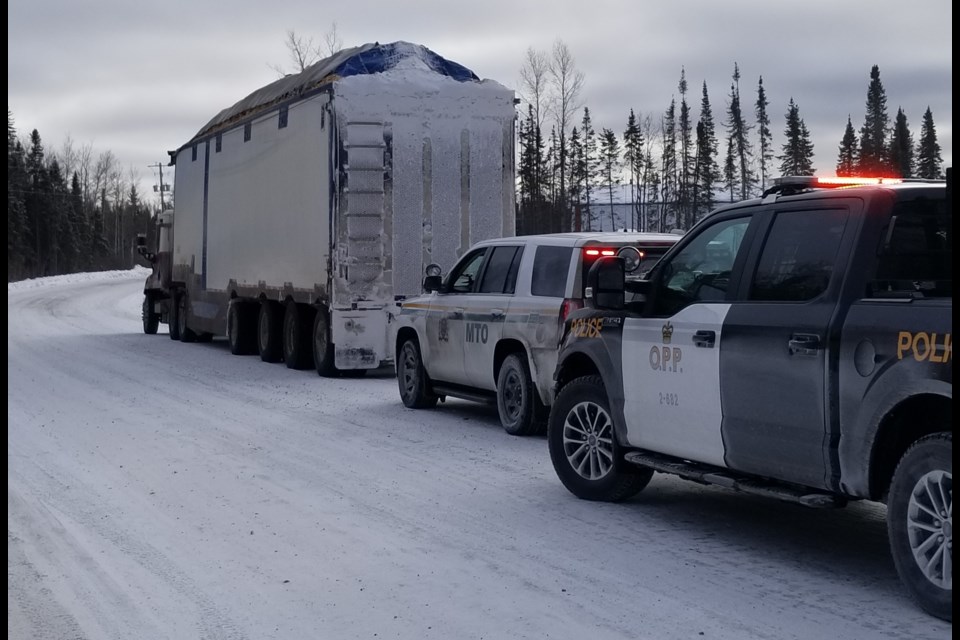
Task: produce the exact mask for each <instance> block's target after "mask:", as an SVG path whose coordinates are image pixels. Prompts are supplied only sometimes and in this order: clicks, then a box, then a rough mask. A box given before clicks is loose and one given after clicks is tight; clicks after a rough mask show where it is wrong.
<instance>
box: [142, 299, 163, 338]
mask: <svg viewBox="0 0 960 640" xmlns="http://www.w3.org/2000/svg"><path fill="white" fill-rule="evenodd" d="M153 305H154V295H153V292H150V291H148V292H147V293H144V294H143V310H142V313H141V316H142V317H143V332H144V333H145V334H147V335H149V336H152V335H153V334H155V333H156V332H157V329H159V328H160V314H159V313H157V312H156V311H155V310H154V308H153Z"/></svg>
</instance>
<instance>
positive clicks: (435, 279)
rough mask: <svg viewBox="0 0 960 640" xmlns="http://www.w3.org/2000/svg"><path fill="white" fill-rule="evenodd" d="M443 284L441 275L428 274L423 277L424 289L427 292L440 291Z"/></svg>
mask: <svg viewBox="0 0 960 640" xmlns="http://www.w3.org/2000/svg"><path fill="white" fill-rule="evenodd" d="M442 285H443V279H442V278H441V277H440V276H427V277H425V278H424V279H423V290H424V291H426V292H427V293H432V292H433V291H439V290H440V287H441V286H442Z"/></svg>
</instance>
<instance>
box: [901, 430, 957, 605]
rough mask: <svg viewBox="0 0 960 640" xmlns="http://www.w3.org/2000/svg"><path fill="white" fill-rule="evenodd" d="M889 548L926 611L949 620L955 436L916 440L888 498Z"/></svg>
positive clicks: (904, 455)
mask: <svg viewBox="0 0 960 640" xmlns="http://www.w3.org/2000/svg"><path fill="white" fill-rule="evenodd" d="M887 530H888V533H889V538H890V551H891V554H892V555H893V562H894V565H896V567H897V573H898V574H899V575H900V580H901V581H902V582H903V584H904V586H906V588H907V591H908V592H909V593H910V595H911V596H912V597H913V599H914V600H916V602H917V604H919V605H920V607H921V608H922V609H923V610H925V611H926V612H927V613H929V614H931V615H934V616H936V617H938V618H942V619H943V620H947V621H952V620H953V613H952V609H953V577H952V576H953V566H952V565H953V434H952V433H947V432H943V433H934V434H931V435H928V436H925V437H923V438H920V439H919V440H917V441H916V442H914V443H913V444H912V445H911V446H910V448H909V449H907V451H906V453H904V454H903V457H902V458H901V459H900V463H899V464H898V465H897V469H896V471H895V472H894V474H893V480H892V482H891V483H890V493H889V496H888V498H887Z"/></svg>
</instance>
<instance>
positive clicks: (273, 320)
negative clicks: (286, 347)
mask: <svg viewBox="0 0 960 640" xmlns="http://www.w3.org/2000/svg"><path fill="white" fill-rule="evenodd" d="M281 313H282V310H281V308H280V305H279V304H277V303H276V302H271V301H269V300H263V301H262V302H260V313H259V316H258V318H257V351H259V352H260V359H261V360H263V361H264V362H280V358H281V357H283V348H282V347H283V345H282V340H283V326H282V324H281V320H280V318H281Z"/></svg>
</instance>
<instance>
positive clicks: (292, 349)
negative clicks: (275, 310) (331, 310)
mask: <svg viewBox="0 0 960 640" xmlns="http://www.w3.org/2000/svg"><path fill="white" fill-rule="evenodd" d="M312 312H313V308H312V307H308V306H306V305H301V304H297V303H296V302H294V301H293V300H291V301H290V302H288V303H287V304H286V307H285V308H284V311H283V361H284V363H285V364H286V365H287V367H288V368H290V369H309V368H310V367H312V366H313V348H312V345H311V340H310V330H311V328H312V326H313V325H312V324H311V320H313V318H312V316H311V313H312Z"/></svg>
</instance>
